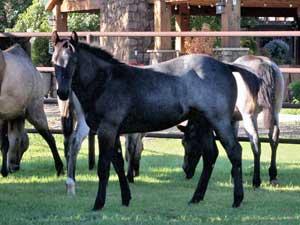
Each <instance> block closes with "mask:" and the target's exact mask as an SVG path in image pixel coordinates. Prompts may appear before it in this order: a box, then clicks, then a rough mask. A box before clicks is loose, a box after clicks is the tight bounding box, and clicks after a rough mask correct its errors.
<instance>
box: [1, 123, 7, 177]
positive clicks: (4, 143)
mask: <svg viewBox="0 0 300 225" xmlns="http://www.w3.org/2000/svg"><path fill="white" fill-rule="evenodd" d="M7 132H8V124H7V121H3V123H2V121H1V122H0V138H1V142H0V144H1V145H0V147H1V152H2V168H1V174H2V176H3V177H7V176H8V164H7V153H8V148H9V141H8V134H7Z"/></svg>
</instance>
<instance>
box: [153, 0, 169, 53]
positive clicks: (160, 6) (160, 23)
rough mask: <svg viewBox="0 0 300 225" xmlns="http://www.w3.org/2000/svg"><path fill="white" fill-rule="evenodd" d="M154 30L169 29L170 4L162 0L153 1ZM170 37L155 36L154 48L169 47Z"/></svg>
mask: <svg viewBox="0 0 300 225" xmlns="http://www.w3.org/2000/svg"><path fill="white" fill-rule="evenodd" d="M154 31H158V32H159V31H171V6H170V5H167V4H166V3H165V1H164V0H155V1H154ZM171 47H172V46H171V38H169V37H155V43H154V49H171Z"/></svg>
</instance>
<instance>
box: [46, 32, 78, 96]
mask: <svg viewBox="0 0 300 225" xmlns="http://www.w3.org/2000/svg"><path fill="white" fill-rule="evenodd" d="M51 41H52V44H53V46H54V52H53V56H52V63H53V64H54V67H55V75H56V80H57V85H58V89H57V95H58V97H59V98H60V99H61V100H67V99H68V98H69V94H70V89H71V83H72V77H73V75H74V73H75V70H76V66H77V55H76V45H77V43H78V36H77V34H76V32H72V36H71V38H70V39H60V37H59V36H58V33H57V32H56V31H54V32H53V34H52V38H51Z"/></svg>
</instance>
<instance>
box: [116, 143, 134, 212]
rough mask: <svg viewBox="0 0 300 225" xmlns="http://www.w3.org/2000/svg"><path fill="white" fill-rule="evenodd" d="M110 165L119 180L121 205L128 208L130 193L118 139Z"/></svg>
mask: <svg viewBox="0 0 300 225" xmlns="http://www.w3.org/2000/svg"><path fill="white" fill-rule="evenodd" d="M112 163H113V166H114V169H115V171H116V173H117V175H118V178H119V183H120V188H121V197H122V205H125V206H128V205H129V202H130V199H131V193H130V189H129V185H128V182H127V178H126V176H125V170H124V159H123V156H122V148H121V143H120V138H119V137H118V138H117V140H116V145H115V150H114V155H113V157H112Z"/></svg>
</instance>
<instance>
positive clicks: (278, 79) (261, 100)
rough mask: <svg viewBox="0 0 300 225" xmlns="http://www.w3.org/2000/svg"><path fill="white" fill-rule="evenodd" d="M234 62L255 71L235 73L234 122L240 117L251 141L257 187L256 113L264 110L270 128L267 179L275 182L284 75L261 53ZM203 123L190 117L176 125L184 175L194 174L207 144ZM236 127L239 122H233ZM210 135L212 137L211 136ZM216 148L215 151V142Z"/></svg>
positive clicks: (258, 172) (255, 184)
mask: <svg viewBox="0 0 300 225" xmlns="http://www.w3.org/2000/svg"><path fill="white" fill-rule="evenodd" d="M234 64H235V65H236V66H238V67H241V68H243V69H247V70H249V71H252V72H253V73H254V74H256V75H253V74H249V73H245V72H243V71H240V72H241V73H234V77H235V79H236V82H237V85H238V97H237V102H236V110H235V112H234V116H233V120H234V122H235V123H237V125H238V121H239V120H243V122H244V128H245V130H246V133H247V135H248V137H249V140H250V143H251V148H252V151H253V155H254V173H253V186H254V187H259V186H260V184H261V179H260V154H261V146H260V142H259V137H258V128H257V116H258V114H259V113H260V112H263V118H264V120H263V122H264V127H265V128H267V129H269V142H270V146H271V150H272V154H271V164H270V168H269V176H270V183H271V184H272V185H276V184H277V168H276V151H277V146H278V139H279V132H280V131H279V117H278V114H279V111H280V109H281V106H282V102H283V90H284V78H283V75H282V73H281V72H280V70H279V68H278V66H277V65H276V64H275V63H274V62H272V61H271V60H270V59H268V58H266V57H263V56H251V55H248V56H242V57H240V58H238V59H237V60H236V61H235V62H234ZM245 66H248V67H245ZM202 126H203V124H199V123H197V122H190V121H189V123H188V125H187V126H186V127H184V126H178V128H179V129H180V130H181V131H182V132H184V138H183V141H182V143H183V145H184V148H185V156H184V164H183V169H184V171H185V173H186V177H187V178H191V177H193V175H194V172H195V168H196V166H197V164H198V161H199V159H200V157H201V154H202V152H203V148H205V147H206V146H205V142H204V140H203V138H199V137H204V136H205V135H206V133H204V134H203V131H202ZM237 128H238V126H236V129H237ZM236 132H237V130H236ZM202 134H203V135H202ZM205 138H207V137H205ZM210 138H213V137H212V136H210ZM206 142H207V140H206ZM203 143H204V144H203ZM215 151H217V150H216V146H215Z"/></svg>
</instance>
